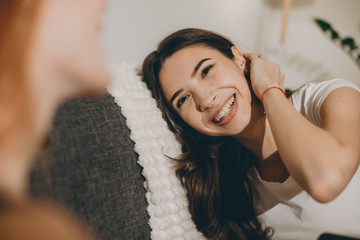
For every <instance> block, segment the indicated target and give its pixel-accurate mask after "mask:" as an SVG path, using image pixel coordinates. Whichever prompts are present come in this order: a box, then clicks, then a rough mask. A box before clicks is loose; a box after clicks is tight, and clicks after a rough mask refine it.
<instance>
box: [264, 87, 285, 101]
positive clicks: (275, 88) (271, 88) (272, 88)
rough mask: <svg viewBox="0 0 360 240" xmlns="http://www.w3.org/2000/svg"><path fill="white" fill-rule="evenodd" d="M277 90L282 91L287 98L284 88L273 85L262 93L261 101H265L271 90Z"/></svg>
mask: <svg viewBox="0 0 360 240" xmlns="http://www.w3.org/2000/svg"><path fill="white" fill-rule="evenodd" d="M275 91H278V92H281V93H282V94H283V95H284V96H285V98H287V96H286V93H285V91H284V89H282V88H281V87H279V86H271V87H268V88H266V89H265V90H264V91H263V93H262V95H261V98H260V101H261V103H263V102H264V98H265V97H266V95H268V94H269V93H270V92H275Z"/></svg>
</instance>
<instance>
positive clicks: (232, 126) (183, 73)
mask: <svg viewBox="0 0 360 240" xmlns="http://www.w3.org/2000/svg"><path fill="white" fill-rule="evenodd" d="M232 51H233V53H234V59H229V58H227V57H226V56H225V55H223V54H222V53H220V52H219V51H217V50H215V49H213V48H210V47H206V46H203V45H194V46H190V47H186V48H183V49H181V50H179V51H177V52H175V53H174V54H173V55H172V56H171V57H169V58H168V59H167V60H165V62H164V64H163V66H162V69H161V70H160V73H159V79H160V85H161V88H162V91H163V93H164V96H165V98H166V99H167V101H168V102H169V103H170V105H171V106H172V107H173V109H174V110H175V111H176V112H177V113H178V114H179V115H180V117H181V118H182V119H183V120H184V121H185V122H186V123H188V124H189V125H190V126H191V127H193V128H194V129H195V130H197V131H198V132H201V133H203V134H206V135H209V136H234V135H236V134H239V133H240V132H241V131H242V130H243V129H244V128H245V127H246V126H247V125H248V123H249V122H250V116H251V99H252V98H251V92H250V89H249V85H248V83H247V80H246V78H245V76H244V74H243V71H244V68H245V62H246V60H245V58H244V57H242V55H241V54H240V52H239V51H238V50H237V49H236V48H235V47H233V48H232Z"/></svg>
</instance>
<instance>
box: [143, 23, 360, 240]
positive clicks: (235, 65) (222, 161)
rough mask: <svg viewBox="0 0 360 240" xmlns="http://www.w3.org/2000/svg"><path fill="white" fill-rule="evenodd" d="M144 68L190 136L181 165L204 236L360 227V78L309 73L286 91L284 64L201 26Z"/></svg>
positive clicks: (308, 235) (171, 121)
mask: <svg viewBox="0 0 360 240" xmlns="http://www.w3.org/2000/svg"><path fill="white" fill-rule="evenodd" d="M142 70H143V79H144V81H145V82H146V83H147V86H148V88H149V89H150V90H151V92H152V94H153V96H154V98H155V99H156V101H157V103H158V106H159V108H160V109H161V111H162V112H163V117H164V118H165V120H166V121H167V123H168V125H169V128H170V129H171V130H172V131H173V132H174V133H175V135H176V136H177V138H178V140H179V141H180V143H181V144H182V147H183V154H182V155H181V156H179V157H178V159H175V165H176V175H177V176H178V177H179V179H180V181H181V183H182V185H183V187H184V188H185V189H186V191H187V197H188V201H189V208H190V212H191V214H192V218H193V220H194V222H195V224H196V226H197V228H198V230H199V231H201V232H202V233H203V234H204V236H205V237H207V238H209V239H270V238H272V237H273V239H284V240H285V239H287V240H289V239H315V238H316V237H318V236H319V235H320V234H321V233H322V232H325V231H327V232H329V231H330V232H335V233H337V234H344V233H346V234H351V235H353V236H359V235H360V231H359V229H358V224H357V223H358V222H359V221H360V218H359V216H360V208H358V207H357V205H358V204H357V203H356V202H357V201H359V200H360V192H359V191H358V189H359V187H360V186H359V182H360V173H359V171H358V167H359V161H360V139H359V135H360V94H359V88H358V87H357V86H356V85H354V84H353V83H351V82H349V81H346V80H343V79H334V80H330V81H324V82H321V83H308V84H306V85H304V86H303V87H301V88H300V89H298V90H296V91H286V94H285V97H284V93H285V91H284V90H283V81H284V74H283V73H281V71H280V68H279V66H278V65H277V64H275V63H272V62H271V61H269V60H268V59H267V58H266V56H264V55H262V54H243V53H241V52H240V51H239V50H238V49H237V48H236V47H235V46H234V44H232V43H231V42H230V41H229V40H228V39H226V38H224V37H222V36H220V35H218V34H216V33H213V32H209V31H206V30H201V29H183V30H180V31H178V32H175V33H173V34H171V35H170V36H168V37H167V38H165V39H164V40H163V41H162V42H161V43H160V44H159V46H158V49H157V50H156V51H154V52H152V53H150V54H149V55H148V56H147V58H146V59H145V60H144V63H143V68H142ZM260 99H261V101H260ZM321 203H322V204H321ZM334 207H335V208H336V207H338V208H341V209H342V211H341V212H340V213H339V212H335V211H333V210H332V209H333V208H334ZM354 211H355V212H356V214H355V215H354ZM344 221H346V222H348V224H346V226H341V227H339V223H340V222H344ZM272 232H273V235H272Z"/></svg>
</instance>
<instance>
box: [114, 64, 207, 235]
mask: <svg viewBox="0 0 360 240" xmlns="http://www.w3.org/2000/svg"><path fill="white" fill-rule="evenodd" d="M111 73H112V76H113V82H112V84H111V86H110V87H109V88H108V91H109V93H110V94H111V95H112V96H114V98H115V102H116V103H117V104H118V105H119V106H120V107H121V110H122V113H123V115H124V116H125V117H126V119H127V121H126V123H127V126H128V127H129V129H130V131H131V134H130V138H131V139H132V140H133V141H134V142H135V151H136V152H137V153H138V154H139V158H138V163H139V164H140V165H141V166H142V167H143V172H142V174H143V175H144V177H145V178H146V181H145V188H146V190H147V194H146V198H147V201H148V203H149V206H148V212H149V215H150V227H151V229H152V232H151V238H152V239H154V240H180V239H182V240H190V239H197V240H198V239H204V237H203V235H202V234H201V233H200V232H198V231H197V230H196V227H195V224H194V223H193V221H192V219H191V215H190V212H189V210H188V201H187V199H186V194H185V191H184V189H183V188H182V187H181V184H180V181H179V180H178V179H177V178H176V176H175V172H174V170H173V168H172V167H173V165H172V163H171V161H170V160H169V159H168V158H167V157H166V155H167V156H170V157H177V156H178V155H179V154H180V153H181V150H180V144H179V143H178V142H177V140H176V139H175V136H174V134H173V133H172V132H171V131H170V130H169V129H168V127H167V124H166V122H165V120H164V119H163V118H162V114H161V111H160V109H159V108H158V107H157V105H156V102H155V99H153V98H152V97H151V93H150V91H149V90H148V89H147V87H146V85H145V83H144V82H142V80H141V78H140V77H139V76H138V75H137V72H136V66H135V64H128V63H121V64H113V65H111Z"/></svg>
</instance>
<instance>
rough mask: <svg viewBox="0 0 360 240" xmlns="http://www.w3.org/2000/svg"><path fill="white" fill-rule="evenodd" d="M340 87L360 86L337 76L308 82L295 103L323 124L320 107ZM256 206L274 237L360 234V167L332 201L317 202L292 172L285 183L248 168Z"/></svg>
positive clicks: (297, 94)
mask: <svg viewBox="0 0 360 240" xmlns="http://www.w3.org/2000/svg"><path fill="white" fill-rule="evenodd" d="M339 87H352V88H355V89H357V90H358V91H360V89H359V88H358V87H357V86H356V85H355V84H354V83H352V82H349V81H346V80H343V79H334V80H330V81H324V82H320V83H313V82H311V83H308V84H306V85H304V86H303V87H301V88H300V89H299V90H297V91H296V92H295V93H294V94H293V95H292V101H293V104H294V107H295V108H296V109H297V110H298V111H299V112H300V113H301V114H302V115H304V116H305V117H306V118H307V119H308V120H309V121H310V122H312V123H314V124H316V125H317V126H320V124H321V118H320V108H321V105H322V103H323V102H324V100H325V98H326V97H327V96H328V94H329V93H330V92H331V91H333V90H334V89H336V88H339ZM249 178H250V180H251V182H252V183H253V185H254V186H253V197H254V207H255V211H256V213H257V214H258V218H259V219H260V221H261V223H262V224H263V225H264V227H271V228H272V229H273V230H274V236H273V239H274V240H280V239H284V240H292V239H294V240H295V239H296V240H300V239H304V240H305V239H306V240H309V239H314V240H315V239H317V238H318V237H319V236H320V235H321V234H322V233H324V232H327V233H335V234H342V235H347V236H352V237H360V168H359V169H358V171H357V172H356V173H355V175H354V177H353V178H352V180H351V181H350V183H349V185H348V186H347V187H346V189H345V190H344V191H343V192H342V193H341V194H340V195H339V196H338V197H337V198H336V199H335V200H333V201H331V202H330V203H326V204H322V203H319V202H316V201H315V200H314V199H313V198H312V197H311V196H310V195H309V194H308V193H307V192H305V191H304V190H303V189H302V188H301V187H300V186H299V185H298V184H297V183H296V182H295V180H294V179H293V178H292V177H291V176H290V177H289V178H288V179H287V180H286V181H285V182H283V183H276V182H266V181H263V180H262V179H260V177H259V175H258V174H257V171H256V169H255V168H254V169H252V170H251V171H250V172H249Z"/></svg>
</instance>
